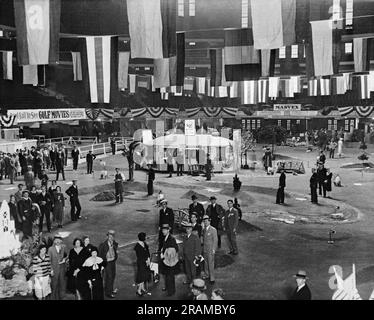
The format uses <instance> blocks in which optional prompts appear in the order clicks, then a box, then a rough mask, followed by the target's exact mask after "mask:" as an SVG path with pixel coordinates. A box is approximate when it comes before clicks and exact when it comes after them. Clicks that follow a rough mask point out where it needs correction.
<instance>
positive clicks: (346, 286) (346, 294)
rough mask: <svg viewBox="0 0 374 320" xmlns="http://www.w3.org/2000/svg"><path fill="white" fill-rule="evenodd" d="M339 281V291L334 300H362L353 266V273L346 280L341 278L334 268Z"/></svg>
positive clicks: (334, 295)
mask: <svg viewBox="0 0 374 320" xmlns="http://www.w3.org/2000/svg"><path fill="white" fill-rule="evenodd" d="M334 272H335V277H336V281H337V286H338V288H337V290H336V291H335V292H334V294H333V296H332V300H362V299H361V297H360V295H359V293H358V291H357V288H356V269H355V265H354V264H353V272H352V274H350V275H349V276H348V277H347V278H346V279H345V280H343V279H342V277H340V275H339V274H338V273H337V272H336V269H335V267H334Z"/></svg>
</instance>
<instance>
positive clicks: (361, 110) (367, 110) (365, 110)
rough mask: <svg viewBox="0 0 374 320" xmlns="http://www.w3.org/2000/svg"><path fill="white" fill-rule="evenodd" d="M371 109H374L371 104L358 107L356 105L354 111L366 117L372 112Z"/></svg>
mask: <svg viewBox="0 0 374 320" xmlns="http://www.w3.org/2000/svg"><path fill="white" fill-rule="evenodd" d="M373 110H374V107H373V106H360V107H356V112H357V113H358V115H359V116H360V117H362V118H366V117H368V116H370V115H371V113H372V112H373Z"/></svg>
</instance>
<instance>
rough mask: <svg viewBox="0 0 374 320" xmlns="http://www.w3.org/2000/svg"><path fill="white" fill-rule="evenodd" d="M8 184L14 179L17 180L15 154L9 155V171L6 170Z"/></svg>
mask: <svg viewBox="0 0 374 320" xmlns="http://www.w3.org/2000/svg"><path fill="white" fill-rule="evenodd" d="M8 176H9V180H10V184H13V183H14V180H17V165H16V156H15V155H13V156H10V157H9V172H8Z"/></svg>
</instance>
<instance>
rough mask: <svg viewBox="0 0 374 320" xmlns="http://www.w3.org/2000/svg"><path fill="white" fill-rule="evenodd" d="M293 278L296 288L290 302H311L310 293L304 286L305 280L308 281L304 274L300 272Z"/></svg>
mask: <svg viewBox="0 0 374 320" xmlns="http://www.w3.org/2000/svg"><path fill="white" fill-rule="evenodd" d="M294 277H295V278H296V283H297V287H296V289H295V291H294V292H293V294H292V296H291V298H290V300H312V293H311V292H310V289H309V287H308V285H307V284H306V280H307V279H308V277H307V276H306V272H305V271H304V270H300V271H299V272H298V273H297V274H295V275H294Z"/></svg>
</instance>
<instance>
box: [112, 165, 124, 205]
mask: <svg viewBox="0 0 374 320" xmlns="http://www.w3.org/2000/svg"><path fill="white" fill-rule="evenodd" d="M123 180H124V178H123V175H122V173H121V172H119V169H118V168H116V173H115V175H114V189H115V195H116V203H120V202H121V203H122V202H123Z"/></svg>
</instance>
